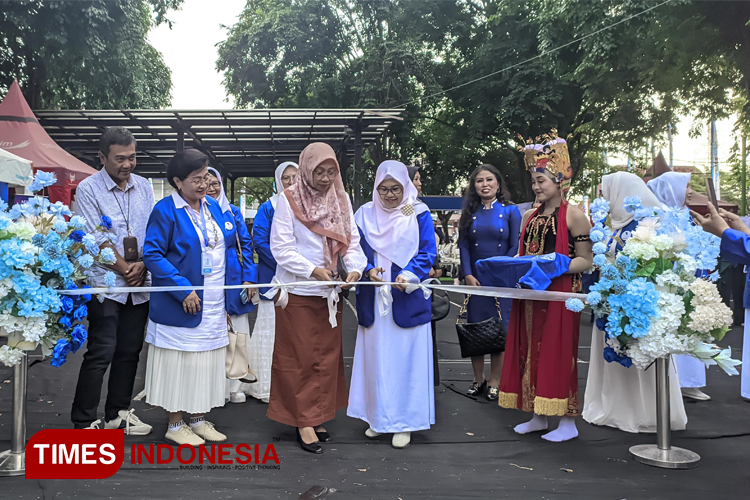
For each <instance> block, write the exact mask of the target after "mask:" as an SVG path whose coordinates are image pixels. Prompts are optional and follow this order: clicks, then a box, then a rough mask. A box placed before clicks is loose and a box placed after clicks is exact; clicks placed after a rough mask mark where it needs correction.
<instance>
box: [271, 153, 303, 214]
mask: <svg viewBox="0 0 750 500" xmlns="http://www.w3.org/2000/svg"><path fill="white" fill-rule="evenodd" d="M286 167H294V168H296V169H297V170H299V165H297V164H296V163H294V162H293V161H285V162H284V163H282V164H281V165H279V166H278V167H276V172H275V173H274V181H275V182H274V184H273V192H274V195H273V196H271V206H272V207H273V209H274V210H276V203H278V202H279V195H280V194H281V192H282V191H284V184H282V183H281V176H282V175H284V170H286Z"/></svg>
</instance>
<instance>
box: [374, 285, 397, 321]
mask: <svg viewBox="0 0 750 500" xmlns="http://www.w3.org/2000/svg"><path fill="white" fill-rule="evenodd" d="M375 302H377V303H378V313H379V314H380V316H381V317H383V316H386V315H387V314H388V311H390V309H391V304H392V303H393V295H391V287H390V286H388V285H383V286H381V287H380V288H378V292H377V294H375Z"/></svg>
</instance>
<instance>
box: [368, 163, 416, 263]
mask: <svg viewBox="0 0 750 500" xmlns="http://www.w3.org/2000/svg"><path fill="white" fill-rule="evenodd" d="M386 179H393V180H394V181H396V182H398V183H399V184H401V186H403V188H404V198H403V200H402V201H401V204H400V205H399V206H397V207H396V208H386V207H385V205H384V204H383V200H381V199H380V195H379V194H378V191H377V189H378V186H380V184H381V183H382V182H383V181H384V180H386ZM417 195H418V193H417V188H415V187H414V184H412V183H411V179H410V178H409V171H408V170H407V169H406V166H405V165H404V164H403V163H401V162H398V161H384V162H383V163H381V164H380V166H379V167H378V171H377V173H376V174H375V189H373V192H372V201H371V202H369V203H365V204H364V205H362V207H361V208H360V209H359V210H357V213H356V214H355V215H354V220H355V221H356V222H357V225H358V226H359V228H360V229H361V230H362V232H363V233H364V235H365V239H366V240H367V243H369V245H370V246H371V247H372V249H373V250H375V251H376V252H377V253H379V254H380V255H383V256H384V257H385V258H387V259H388V260H390V261H391V262H393V263H394V264H396V265H397V266H398V267H400V268H402V269H403V268H404V267H406V265H407V264H408V263H409V261H410V260H411V259H412V258H414V256H415V255H417V252H418V250H419V222H417V215H419V214H421V213H423V212H425V211H426V210H427V206H426V205H425V204H424V203H420V202H418V201H417ZM409 205H411V206H413V207H414V210H409V209H408V208H406V207H407V206H409Z"/></svg>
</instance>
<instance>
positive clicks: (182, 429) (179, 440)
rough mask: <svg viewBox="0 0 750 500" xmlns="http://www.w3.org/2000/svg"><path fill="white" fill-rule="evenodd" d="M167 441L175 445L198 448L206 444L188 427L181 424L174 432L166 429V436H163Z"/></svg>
mask: <svg viewBox="0 0 750 500" xmlns="http://www.w3.org/2000/svg"><path fill="white" fill-rule="evenodd" d="M164 439H166V440H167V441H172V442H173V443H176V444H177V445H181V444H187V445H190V446H200V445H202V444H206V442H205V441H203V438H201V437H200V436H197V435H196V434H195V433H194V432H193V430H192V429H191V428H190V426H189V425H187V424H185V423H183V424H182V425H181V426H179V427H178V428H177V429H176V430H172V429H171V428H167V434H166V435H165V436H164Z"/></svg>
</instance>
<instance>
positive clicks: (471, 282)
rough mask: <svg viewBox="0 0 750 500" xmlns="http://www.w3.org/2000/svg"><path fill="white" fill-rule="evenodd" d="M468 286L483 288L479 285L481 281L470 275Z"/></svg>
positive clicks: (467, 278) (467, 280)
mask: <svg viewBox="0 0 750 500" xmlns="http://www.w3.org/2000/svg"><path fill="white" fill-rule="evenodd" d="M466 286H482V285H480V284H479V280H478V279H476V278H475V277H474V276H472V275H471V274H469V275H468V276H466Z"/></svg>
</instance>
